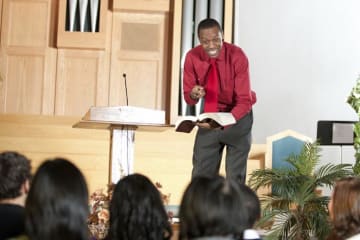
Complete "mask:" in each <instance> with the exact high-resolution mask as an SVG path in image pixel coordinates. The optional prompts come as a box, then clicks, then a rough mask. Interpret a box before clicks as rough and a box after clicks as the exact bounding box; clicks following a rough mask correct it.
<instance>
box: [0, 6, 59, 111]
mask: <svg viewBox="0 0 360 240" xmlns="http://www.w3.org/2000/svg"><path fill="white" fill-rule="evenodd" d="M2 7H3V16H2V28H1V52H0V55H1V56H0V59H1V65H0V71H1V76H2V78H1V84H0V112H3V113H27V114H53V113H54V96H55V72H56V70H55V68H54V64H55V60H56V51H55V50H54V49H52V48H51V46H52V44H53V42H51V40H52V39H53V37H52V35H53V31H51V28H52V26H53V24H54V23H53V21H52V19H53V18H54V17H55V16H53V13H54V10H55V7H56V4H55V2H54V1H52V0H36V1H35V0H27V1H25V0H4V1H3V6H2Z"/></svg>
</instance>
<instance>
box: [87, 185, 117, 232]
mask: <svg viewBox="0 0 360 240" xmlns="http://www.w3.org/2000/svg"><path fill="white" fill-rule="evenodd" d="M114 187H115V185H114V184H109V185H108V186H107V193H106V194H105V193H103V190H102V189H99V190H96V191H95V192H94V193H92V194H91V195H90V201H89V208H90V215H89V217H88V227H89V231H90V234H91V237H92V238H94V239H104V238H105V237H106V235H107V232H108V230H109V220H110V211H109V208H110V200H111V196H112V192H113V190H114Z"/></svg>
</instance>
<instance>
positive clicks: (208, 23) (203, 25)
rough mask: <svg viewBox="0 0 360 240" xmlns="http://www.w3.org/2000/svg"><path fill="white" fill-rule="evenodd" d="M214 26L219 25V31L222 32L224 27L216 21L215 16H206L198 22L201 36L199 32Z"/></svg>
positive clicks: (198, 30)
mask: <svg viewBox="0 0 360 240" xmlns="http://www.w3.org/2000/svg"><path fill="white" fill-rule="evenodd" d="M213 27H217V28H218V29H219V31H221V32H222V28H221V26H220V23H219V22H218V21H216V20H215V19H213V18H205V19H203V20H201V21H200V22H199V24H198V28H197V34H198V36H199V33H200V31H201V30H203V29H208V28H213Z"/></svg>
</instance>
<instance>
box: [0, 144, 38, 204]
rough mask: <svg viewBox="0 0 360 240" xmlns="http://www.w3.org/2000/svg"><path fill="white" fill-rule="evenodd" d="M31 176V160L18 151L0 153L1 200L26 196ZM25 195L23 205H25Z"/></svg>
mask: <svg viewBox="0 0 360 240" xmlns="http://www.w3.org/2000/svg"><path fill="white" fill-rule="evenodd" d="M30 177H31V164H30V160H29V159H27V158H26V157H25V156H24V155H21V154H19V153H17V152H10V151H7V152H2V153H0V202H2V201H7V200H11V199H15V198H18V197H21V196H26V193H27V191H28V188H29V180H30ZM24 203H25V197H24V198H23V200H22V203H20V204H21V205H24Z"/></svg>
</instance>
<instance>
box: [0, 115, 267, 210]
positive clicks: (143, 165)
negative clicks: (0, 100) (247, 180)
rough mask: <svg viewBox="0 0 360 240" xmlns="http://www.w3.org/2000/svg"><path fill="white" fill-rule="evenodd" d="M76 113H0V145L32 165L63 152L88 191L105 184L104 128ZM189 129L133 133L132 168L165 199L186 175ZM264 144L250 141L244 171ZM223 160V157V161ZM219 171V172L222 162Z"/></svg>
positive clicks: (176, 194) (177, 193)
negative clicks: (82, 124) (82, 121)
mask: <svg viewBox="0 0 360 240" xmlns="http://www.w3.org/2000/svg"><path fill="white" fill-rule="evenodd" d="M78 121H79V119H78V118H77V117H68V116H43V115H12V114H2V115H1V114H0V151H7V150H13V151H19V152H20V153H22V154H25V155H26V156H28V157H29V158H31V160H32V166H33V170H36V168H37V167H38V166H39V164H40V163H41V162H42V161H44V160H45V159H47V158H54V157H65V158H68V159H70V160H71V161H73V162H74V163H75V164H76V165H77V166H78V167H79V168H80V169H81V170H82V171H83V173H84V175H85V177H86V179H87V182H88V185H89V189H90V191H91V192H93V191H95V190H96V189H100V188H105V187H106V184H107V182H108V177H109V171H108V170H109V149H110V146H109V143H110V132H109V131H108V130H99V129H82V128H73V127H72V126H73V125H74V124H75V123H76V122H78ZM194 134H195V131H193V133H190V134H185V133H177V132H175V131H174V129H169V130H166V131H162V132H142V131H137V132H136V133H135V157H134V159H135V162H134V171H135V172H139V173H142V174H145V175H147V176H148V177H149V178H150V179H151V180H152V181H153V182H160V183H161V184H162V185H163V189H162V191H163V193H165V194H168V193H170V194H171V197H170V204H175V205H177V204H179V203H180V200H181V196H182V193H183V190H184V188H185V187H186V185H187V184H188V183H189V181H190V177H191V169H192V163H191V158H192V146H193V141H194ZM265 148H266V146H265V145H256V144H255V145H253V146H252V149H251V152H250V156H249V159H250V160H249V161H248V174H249V173H251V171H253V170H254V169H257V168H263V167H264V156H265ZM223 162H224V161H223ZM221 173H222V174H224V166H222V169H221Z"/></svg>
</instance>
